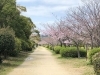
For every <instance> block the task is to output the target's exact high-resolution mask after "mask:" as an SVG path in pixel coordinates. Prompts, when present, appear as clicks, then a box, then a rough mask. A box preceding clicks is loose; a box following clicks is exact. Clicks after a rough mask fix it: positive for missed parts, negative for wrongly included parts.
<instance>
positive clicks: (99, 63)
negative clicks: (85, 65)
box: [92, 52, 100, 75]
mask: <svg viewBox="0 0 100 75" xmlns="http://www.w3.org/2000/svg"><path fill="white" fill-rule="evenodd" d="M92 59H93V66H94V71H95V72H96V75H100V52H99V53H96V54H95V55H93V57H92Z"/></svg>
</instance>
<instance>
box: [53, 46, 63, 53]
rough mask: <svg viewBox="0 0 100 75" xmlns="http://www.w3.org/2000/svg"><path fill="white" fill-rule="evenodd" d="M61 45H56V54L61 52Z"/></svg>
mask: <svg viewBox="0 0 100 75" xmlns="http://www.w3.org/2000/svg"><path fill="white" fill-rule="evenodd" d="M61 48H62V47H61V46H55V47H54V52H55V53H56V54H60V50H61Z"/></svg>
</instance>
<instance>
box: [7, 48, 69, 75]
mask: <svg viewBox="0 0 100 75" xmlns="http://www.w3.org/2000/svg"><path fill="white" fill-rule="evenodd" d="M8 75H71V74H69V73H68V72H67V71H66V70H65V69H64V68H63V67H61V66H60V65H59V64H58V62H57V61H56V59H55V58H54V57H53V56H52V53H51V52H49V51H48V50H46V48H44V47H38V48H37V49H36V50H35V51H34V52H33V53H31V54H30V55H29V56H28V57H27V58H26V60H25V61H24V62H23V64H22V65H20V66H18V67H17V68H15V69H14V70H13V71H12V72H10V73H9V74H8Z"/></svg>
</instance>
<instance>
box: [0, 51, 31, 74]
mask: <svg viewBox="0 0 100 75" xmlns="http://www.w3.org/2000/svg"><path fill="white" fill-rule="evenodd" d="M29 53H30V52H20V54H19V55H18V57H9V58H8V59H7V60H4V61H3V63H2V64H1V65H0V75H7V74H8V73H9V72H10V71H12V70H13V69H14V68H15V67H17V66H19V65H20V64H22V63H23V61H24V60H25V58H26V57H27V56H28V55H29Z"/></svg>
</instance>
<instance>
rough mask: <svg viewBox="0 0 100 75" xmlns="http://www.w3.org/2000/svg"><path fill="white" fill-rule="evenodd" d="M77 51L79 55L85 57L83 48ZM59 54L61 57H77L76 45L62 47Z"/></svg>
mask: <svg viewBox="0 0 100 75" xmlns="http://www.w3.org/2000/svg"><path fill="white" fill-rule="evenodd" d="M79 51H80V55H81V57H86V51H85V50H84V49H80V50H79ZM60 54H61V56H62V57H74V58H75V57H78V55H77V48H76V47H66V48H64V47H62V48H61V50H60Z"/></svg>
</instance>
